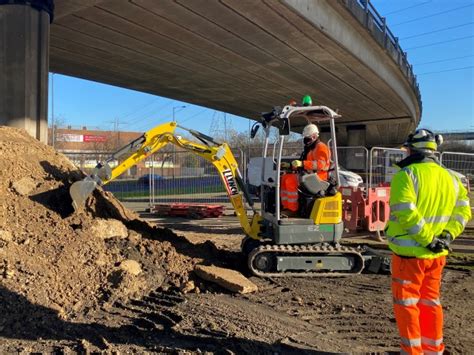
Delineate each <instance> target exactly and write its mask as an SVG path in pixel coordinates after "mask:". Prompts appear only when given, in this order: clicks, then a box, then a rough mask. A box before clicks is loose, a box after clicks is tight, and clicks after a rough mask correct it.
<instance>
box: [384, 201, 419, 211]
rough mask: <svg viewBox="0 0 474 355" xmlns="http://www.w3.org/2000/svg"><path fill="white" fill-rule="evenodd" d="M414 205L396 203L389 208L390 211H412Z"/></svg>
mask: <svg viewBox="0 0 474 355" xmlns="http://www.w3.org/2000/svg"><path fill="white" fill-rule="evenodd" d="M415 208H416V205H415V204H414V203H412V202H405V203H397V204H395V205H393V206H390V211H403V210H414V209H415Z"/></svg>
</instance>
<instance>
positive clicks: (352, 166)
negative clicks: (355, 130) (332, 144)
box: [337, 146, 369, 187]
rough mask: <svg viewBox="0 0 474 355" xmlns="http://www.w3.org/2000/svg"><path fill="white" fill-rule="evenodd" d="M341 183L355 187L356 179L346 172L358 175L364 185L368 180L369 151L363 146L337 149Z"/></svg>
mask: <svg viewBox="0 0 474 355" xmlns="http://www.w3.org/2000/svg"><path fill="white" fill-rule="evenodd" d="M337 157H338V161H339V171H340V174H341V175H342V176H341V183H342V185H343V186H344V185H345V186H353V187H356V186H357V185H356V183H357V181H356V179H355V178H354V177H352V176H351V174H348V173H347V172H350V173H354V174H357V175H359V176H360V177H361V178H362V180H363V182H364V185H366V184H367V183H368V180H369V151H368V149H367V148H366V147H363V146H348V147H337Z"/></svg>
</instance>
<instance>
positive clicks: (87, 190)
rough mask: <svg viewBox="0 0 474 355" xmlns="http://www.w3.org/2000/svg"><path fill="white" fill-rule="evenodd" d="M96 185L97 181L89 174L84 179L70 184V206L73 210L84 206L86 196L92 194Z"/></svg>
mask: <svg viewBox="0 0 474 355" xmlns="http://www.w3.org/2000/svg"><path fill="white" fill-rule="evenodd" d="M96 187H97V182H96V181H95V180H94V179H93V178H91V177H90V176H87V177H86V178H85V179H84V180H81V181H76V182H75V183H74V184H72V185H71V187H70V188H69V194H70V195H71V198H72V206H73V207H74V210H75V211H77V210H79V209H81V208H82V207H83V206H84V204H85V202H86V200H87V198H88V197H89V196H90V195H91V194H92V192H93V191H94V190H95V188H96Z"/></svg>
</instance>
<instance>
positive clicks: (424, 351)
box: [423, 350, 444, 355]
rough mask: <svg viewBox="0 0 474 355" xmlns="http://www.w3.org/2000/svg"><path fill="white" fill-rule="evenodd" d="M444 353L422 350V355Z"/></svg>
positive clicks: (441, 354)
mask: <svg viewBox="0 0 474 355" xmlns="http://www.w3.org/2000/svg"><path fill="white" fill-rule="evenodd" d="M443 353H444V351H430V350H423V354H425V355H443Z"/></svg>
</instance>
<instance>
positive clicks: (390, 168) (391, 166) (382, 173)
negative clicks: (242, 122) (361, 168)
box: [368, 147, 407, 188]
mask: <svg viewBox="0 0 474 355" xmlns="http://www.w3.org/2000/svg"><path fill="white" fill-rule="evenodd" d="M406 155H407V152H406V151H405V150H402V149H395V148H382V147H373V148H372V149H371V150H370V158H369V186H368V187H369V188H371V187H376V186H380V185H386V184H389V183H390V182H391V181H392V178H393V175H395V173H396V172H397V171H398V170H399V168H398V167H397V166H395V164H396V163H398V162H399V161H401V160H402V159H404V158H405V157H406Z"/></svg>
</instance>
